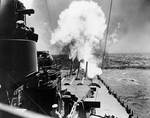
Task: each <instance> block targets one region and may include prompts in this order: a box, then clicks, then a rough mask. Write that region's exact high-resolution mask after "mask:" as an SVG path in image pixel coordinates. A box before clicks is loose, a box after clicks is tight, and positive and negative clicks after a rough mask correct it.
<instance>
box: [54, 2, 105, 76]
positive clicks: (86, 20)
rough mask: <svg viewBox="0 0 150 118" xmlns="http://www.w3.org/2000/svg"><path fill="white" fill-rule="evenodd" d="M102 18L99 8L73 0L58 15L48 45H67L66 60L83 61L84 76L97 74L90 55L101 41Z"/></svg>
mask: <svg viewBox="0 0 150 118" xmlns="http://www.w3.org/2000/svg"><path fill="white" fill-rule="evenodd" d="M105 21H106V18H105V14H104V13H103V11H102V9H101V7H100V6H98V4H97V3H95V2H93V1H73V2H72V3H71V4H70V6H69V8H68V9H66V10H64V11H63V12H61V14H60V16H59V20H58V27H57V29H55V31H54V32H53V33H52V40H51V44H56V43H59V44H61V46H66V45H69V48H70V58H71V59H74V58H75V57H77V58H78V60H84V62H83V63H81V67H82V68H84V69H85V66H86V62H88V72H87V75H88V77H90V78H92V77H94V76H95V75H97V74H101V73H102V71H101V68H99V67H98V63H99V60H100V59H98V58H97V57H95V56H94V55H93V53H94V48H97V47H99V46H100V45H99V43H100V40H103V38H104V32H105V29H106V23H105Z"/></svg>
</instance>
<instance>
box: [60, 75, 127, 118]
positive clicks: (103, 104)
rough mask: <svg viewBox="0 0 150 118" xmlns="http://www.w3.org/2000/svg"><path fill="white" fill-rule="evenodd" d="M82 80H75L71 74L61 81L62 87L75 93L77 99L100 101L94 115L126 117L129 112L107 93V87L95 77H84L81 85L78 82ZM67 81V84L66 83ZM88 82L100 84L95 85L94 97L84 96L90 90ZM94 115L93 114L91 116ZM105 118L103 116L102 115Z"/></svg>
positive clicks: (116, 117)
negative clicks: (90, 78) (91, 78)
mask: <svg viewBox="0 0 150 118" xmlns="http://www.w3.org/2000/svg"><path fill="white" fill-rule="evenodd" d="M81 81H82V80H75V77H74V76H72V77H70V78H64V79H63V81H62V89H67V90H68V91H70V92H71V93H72V94H75V95H76V96H77V97H78V99H79V100H81V99H83V98H84V99H85V100H88V101H90V100H91V101H100V108H96V113H95V114H96V116H98V117H104V116H112V115H113V116H115V117H114V118H128V117H129V114H128V113H127V112H126V109H125V107H123V106H122V105H120V103H119V102H118V101H117V99H116V98H115V97H114V96H113V95H111V94H109V92H108V89H107V88H106V86H105V85H104V83H102V82H101V81H100V80H98V79H97V78H94V79H93V80H92V81H91V80H89V79H85V80H84V83H83V85H82V84H79V83H81ZM66 83H69V84H66ZM90 83H97V84H98V85H100V88H99V87H96V91H95V93H94V98H85V96H86V95H87V94H88V91H89V90H90V87H89V86H88V85H89V84H90ZM92 117H95V116H92ZM104 118H105V117H104Z"/></svg>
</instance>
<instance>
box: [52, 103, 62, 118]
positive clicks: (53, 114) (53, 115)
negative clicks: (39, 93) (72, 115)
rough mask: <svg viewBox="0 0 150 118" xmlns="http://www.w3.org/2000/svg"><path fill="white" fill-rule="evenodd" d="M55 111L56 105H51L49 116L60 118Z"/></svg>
mask: <svg viewBox="0 0 150 118" xmlns="http://www.w3.org/2000/svg"><path fill="white" fill-rule="evenodd" d="M57 109H58V105H57V104H53V105H52V111H51V113H50V115H51V116H52V117H54V118H62V116H61V114H60V113H59V112H58V111H57Z"/></svg>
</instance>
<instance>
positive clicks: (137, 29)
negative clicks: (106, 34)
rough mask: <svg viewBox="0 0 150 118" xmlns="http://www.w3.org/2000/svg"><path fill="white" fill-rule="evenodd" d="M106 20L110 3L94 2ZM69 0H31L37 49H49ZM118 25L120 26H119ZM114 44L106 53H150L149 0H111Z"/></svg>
mask: <svg viewBox="0 0 150 118" xmlns="http://www.w3.org/2000/svg"><path fill="white" fill-rule="evenodd" d="M94 1H95V2H97V3H98V4H99V6H101V7H102V9H103V10H104V13H105V15H106V17H107V18H108V9H109V3H110V0H94ZM71 2H72V0H34V2H33V5H32V7H33V8H34V9H35V11H36V14H35V15H34V16H31V17H30V18H29V19H28V24H32V25H33V26H35V28H36V32H38V33H39V43H38V49H39V50H48V49H50V48H51V45H50V41H49V40H51V32H52V31H54V29H55V28H56V27H57V21H58V18H59V14H60V13H61V12H62V11H63V10H64V9H66V8H68V6H69V4H70V3H71ZM118 26H119V27H118ZM117 28H118V30H117V41H116V42H115V43H112V44H109V45H108V46H107V50H109V52H124V53H126V52H127V53H128V52H150V46H149V44H150V0H113V8H112V14H111V24H110V34H112V33H113V32H114V31H115V29H117Z"/></svg>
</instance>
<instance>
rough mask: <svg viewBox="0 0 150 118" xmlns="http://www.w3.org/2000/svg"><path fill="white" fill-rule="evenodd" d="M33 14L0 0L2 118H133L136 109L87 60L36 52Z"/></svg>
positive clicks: (14, 0) (14, 2) (13, 0)
mask: <svg viewBox="0 0 150 118" xmlns="http://www.w3.org/2000/svg"><path fill="white" fill-rule="evenodd" d="M32 14H34V10H33V9H26V8H25V7H24V5H23V3H21V2H20V1H18V0H0V54H1V57H0V76H1V79H0V118H33V117H37V118H51V117H52V118H57V117H58V116H55V115H53V114H51V112H53V109H54V108H56V109H57V111H58V112H57V113H58V114H60V116H59V117H60V118H61V117H63V118H134V117H136V116H134V113H133V111H132V109H130V108H129V107H128V106H126V105H125V104H124V101H122V100H121V98H120V97H119V96H118V95H117V93H115V91H113V90H112V89H111V88H110V87H109V86H108V85H107V84H106V83H105V82H104V81H103V78H101V75H100V74H101V73H100V74H97V75H95V76H94V77H93V78H89V77H88V76H87V73H88V62H86V67H85V68H84V69H83V68H82V69H81V67H80V63H81V62H80V61H78V60H74V61H72V60H70V59H69V56H67V55H59V56H56V55H54V56H51V55H50V54H49V52H48V51H38V52H37V50H36V42H37V41H38V34H36V33H35V32H34V28H33V27H28V26H27V25H26V15H29V16H30V15H32ZM31 17H32V16H31Z"/></svg>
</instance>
